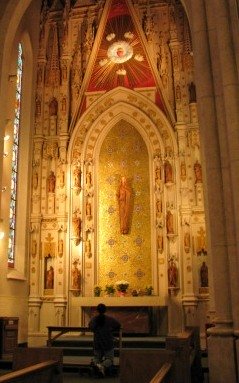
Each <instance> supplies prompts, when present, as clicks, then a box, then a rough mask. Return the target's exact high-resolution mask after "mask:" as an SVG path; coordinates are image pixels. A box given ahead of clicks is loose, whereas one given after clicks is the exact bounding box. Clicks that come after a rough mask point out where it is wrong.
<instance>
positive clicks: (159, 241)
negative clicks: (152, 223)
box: [157, 233, 163, 254]
mask: <svg viewBox="0 0 239 383" xmlns="http://www.w3.org/2000/svg"><path fill="white" fill-rule="evenodd" d="M157 249H158V251H159V253H160V254H162V252H163V235H162V233H159V234H158V236H157Z"/></svg>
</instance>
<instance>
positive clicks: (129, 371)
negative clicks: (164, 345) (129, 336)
mask: <svg viewBox="0 0 239 383" xmlns="http://www.w3.org/2000/svg"><path fill="white" fill-rule="evenodd" d="M174 360H175V352H174V351H170V350H164V349H129V348H128V349H125V348H123V349H122V350H121V356H120V382H127V383H135V382H140V383H149V382H150V381H151V380H152V379H153V378H154V377H155V375H156V374H157V373H158V372H159V370H160V369H161V368H162V367H163V366H164V365H165V363H169V364H170V369H171V373H172V376H174ZM167 366H169V365H167ZM164 368H165V367H164ZM160 373H162V371H161V372H160ZM153 382H154V381H153ZM156 382H157V380H156V381H155V382H154V383H156ZM169 382H170V380H169ZM171 382H174V381H173V380H172V381H171Z"/></svg>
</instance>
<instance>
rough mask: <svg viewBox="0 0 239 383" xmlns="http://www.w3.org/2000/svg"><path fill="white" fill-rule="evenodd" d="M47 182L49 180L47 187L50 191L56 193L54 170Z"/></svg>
mask: <svg viewBox="0 0 239 383" xmlns="http://www.w3.org/2000/svg"><path fill="white" fill-rule="evenodd" d="M47 182H48V188H47V190H48V192H49V193H54V192H55V187H56V176H55V174H54V172H53V171H52V170H51V171H50V174H49V176H48V179H47Z"/></svg>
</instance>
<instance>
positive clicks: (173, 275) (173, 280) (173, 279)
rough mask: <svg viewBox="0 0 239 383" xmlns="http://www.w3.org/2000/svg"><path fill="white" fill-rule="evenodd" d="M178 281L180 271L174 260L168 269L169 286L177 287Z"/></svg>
mask: <svg viewBox="0 0 239 383" xmlns="http://www.w3.org/2000/svg"><path fill="white" fill-rule="evenodd" d="M177 281H178V269H177V266H176V264H175V262H174V261H173V260H171V261H170V262H169V267H168V285H169V287H176V286H177Z"/></svg>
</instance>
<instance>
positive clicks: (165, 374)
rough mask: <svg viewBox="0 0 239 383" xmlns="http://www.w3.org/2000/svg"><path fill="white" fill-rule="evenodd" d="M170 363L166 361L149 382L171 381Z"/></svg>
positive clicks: (165, 382)
mask: <svg viewBox="0 0 239 383" xmlns="http://www.w3.org/2000/svg"><path fill="white" fill-rule="evenodd" d="M172 366H173V364H172V363H169V362H166V363H164V364H163V366H162V367H161V368H160V370H159V371H158V372H157V374H156V375H155V376H154V377H153V379H151V380H150V382H149V383H173V380H172V373H171V372H172Z"/></svg>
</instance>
